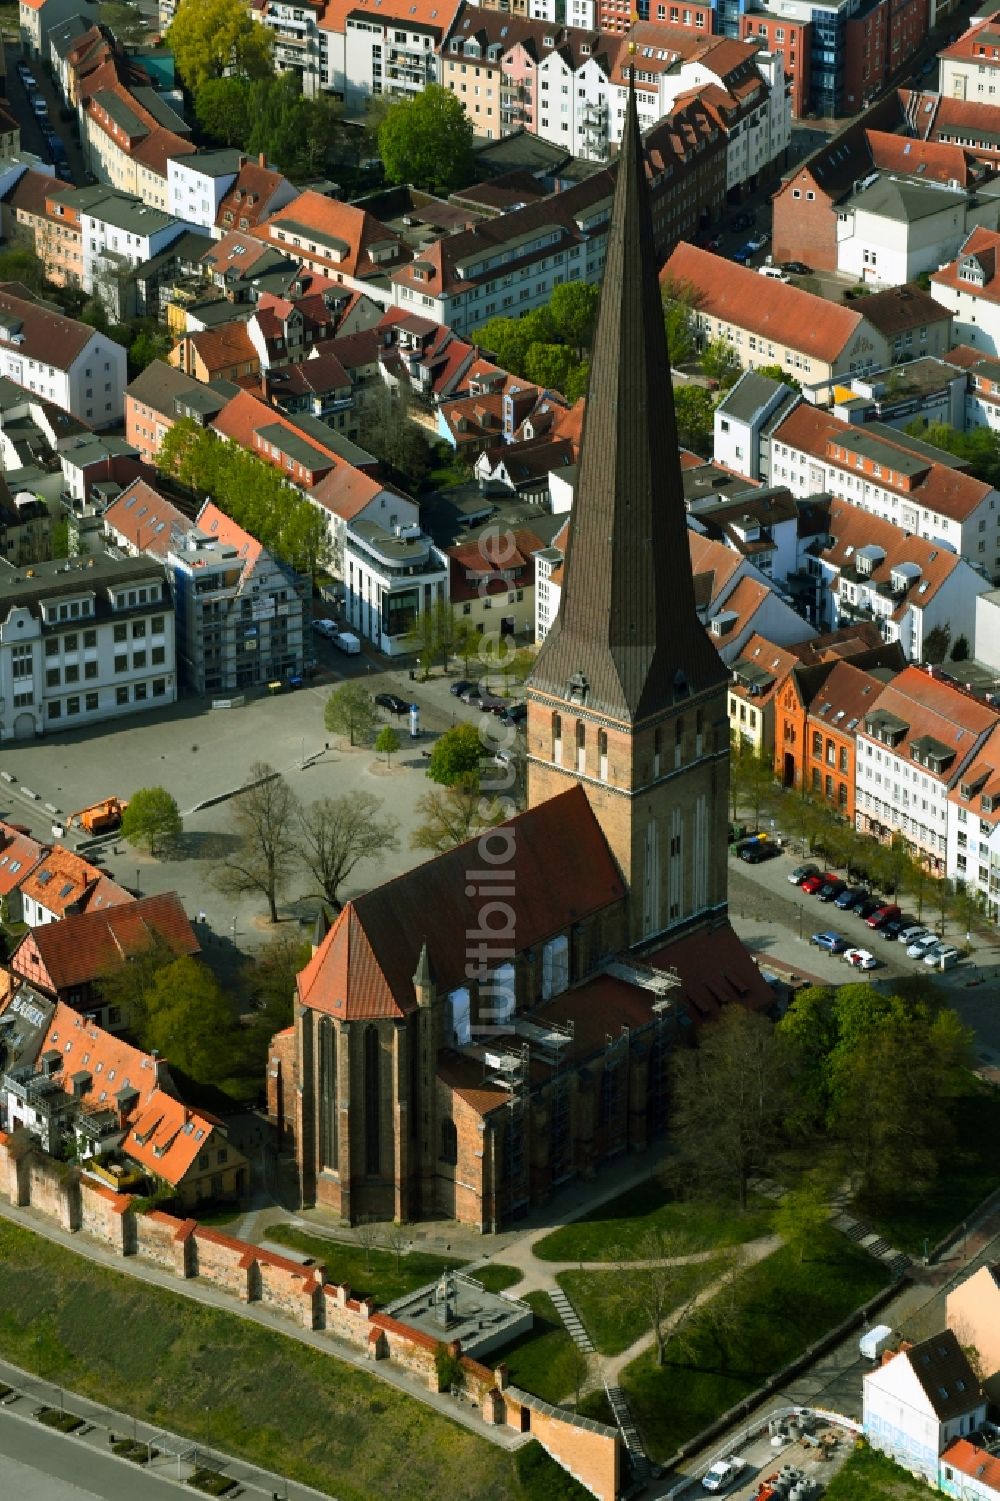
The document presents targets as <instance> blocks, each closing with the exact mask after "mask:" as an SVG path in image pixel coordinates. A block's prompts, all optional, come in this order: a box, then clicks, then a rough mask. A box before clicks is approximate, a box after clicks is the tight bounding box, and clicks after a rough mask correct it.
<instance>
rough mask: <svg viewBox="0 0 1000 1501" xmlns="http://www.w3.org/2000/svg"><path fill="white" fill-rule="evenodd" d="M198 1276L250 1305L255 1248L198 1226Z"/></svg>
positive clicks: (196, 1270) (195, 1265)
mask: <svg viewBox="0 0 1000 1501" xmlns="http://www.w3.org/2000/svg"><path fill="white" fill-rule="evenodd" d="M194 1258H195V1260H194V1267H195V1276H197V1277H204V1279H205V1281H206V1282H212V1283H214V1284H215V1286H216V1287H222V1288H224V1289H225V1290H226V1292H230V1293H232V1294H233V1296H234V1297H236V1298H239V1299H240V1301H241V1302H243V1303H249V1302H250V1286H251V1285H250V1267H251V1265H252V1262H253V1253H252V1248H251V1247H250V1246H248V1245H247V1243H246V1241H243V1240H234V1239H233V1238H232V1236H229V1235H222V1234H220V1232H219V1231H218V1230H208V1229H206V1228H205V1226H204V1225H198V1227H197V1228H196V1230H195V1232H194Z"/></svg>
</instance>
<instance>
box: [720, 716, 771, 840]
mask: <svg viewBox="0 0 1000 1501" xmlns="http://www.w3.org/2000/svg"><path fill="white" fill-rule="evenodd" d="M729 781H730V788H731V792H732V799H733V807H734V809H737V808H738V809H740V810H742V811H745V812H749V813H750V815H751V817H752V819H753V825H754V828H759V827H760V815H761V813H762V811H763V810H764V808H766V807H767V806H768V804H769V803H770V801H771V799H772V798H773V796H774V794H775V783H774V767H773V766H772V765H771V758H770V756H769V755H768V754H767V752H766V751H758V750H756V749H755V748H754V747H753V746H751V745H748V744H746V743H745V742H744V741H742V740H741V739H740V738H739V737H736V736H734V743H733V754H732V756H731V757H730V762H729Z"/></svg>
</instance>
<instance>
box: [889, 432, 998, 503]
mask: <svg viewBox="0 0 1000 1501" xmlns="http://www.w3.org/2000/svg"><path fill="white" fill-rule="evenodd" d="M904 430H905V431H906V432H907V433H909V435H910V436H911V437H913V438H920V439H921V440H922V441H923V442H924V443H930V444H931V445H932V446H933V447H934V448H941V449H943V450H944V452H945V453H950V454H954V456H955V457H956V458H959V459H964V460H965V462H966V463H967V464H968V465H969V467H970V470H971V472H972V473H973V474H974V475H975V477H976V479H980V480H983V481H984V482H985V483H986V484H988V485H994V486H995V485H997V484H1000V436H998V434H996V433H995V432H993V431H992V430H991V429H990V428H988V427H976V428H972V429H971V430H970V431H969V432H961V431H960V430H959V429H958V428H954V427H952V426H951V425H950V424H949V423H947V422H930V423H928V422H925V421H924V419H923V418H922V417H918V418H916V419H915V420H914V421H913V422H911V423H909V424H908V426H907V427H906V428H905V429H904Z"/></svg>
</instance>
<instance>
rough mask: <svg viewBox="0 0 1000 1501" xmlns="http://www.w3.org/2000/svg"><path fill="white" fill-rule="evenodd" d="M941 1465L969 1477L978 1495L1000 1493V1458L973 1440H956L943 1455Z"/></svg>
mask: <svg viewBox="0 0 1000 1501" xmlns="http://www.w3.org/2000/svg"><path fill="white" fill-rule="evenodd" d="M941 1463H942V1464H943V1465H950V1466H951V1468H952V1469H953V1470H958V1471H959V1473H960V1474H962V1475H968V1476H969V1477H970V1479H971V1480H973V1481H974V1482H975V1484H976V1493H977V1494H982V1493H983V1492H984V1491H987V1490H991V1491H1000V1456H998V1455H996V1454H991V1453H990V1451H989V1449H982V1448H980V1446H979V1445H978V1444H974V1443H973V1442H972V1440H971V1439H968V1438H957V1439H955V1440H954V1441H953V1442H952V1443H951V1444H950V1445H949V1446H948V1448H947V1449H945V1451H944V1453H943V1454H942V1455H941ZM980 1488H981V1489H980Z"/></svg>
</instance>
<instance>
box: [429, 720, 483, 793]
mask: <svg viewBox="0 0 1000 1501" xmlns="http://www.w3.org/2000/svg"><path fill="white" fill-rule="evenodd" d="M482 754H483V746H482V742H481V740H480V738H479V731H478V730H477V729H476V727H475V725H474V724H455V725H452V727H451V729H450V730H445V732H444V734H443V735H441V736H440V737H439V738H438V739H437V740H436V741H435V744H434V749H433V750H432V751H431V754H430V760H429V761H428V763H427V775H428V776H429V777H430V779H431V781H432V782H440V783H441V785H442V787H453V786H454V785H455V783H456V782H459V781H462V779H463V778H466V777H468V776H469V775H470V774H473V775H477V774H478V772H479V762H480V758H481V757H482Z"/></svg>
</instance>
